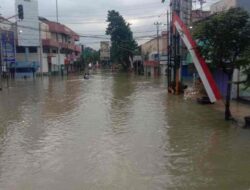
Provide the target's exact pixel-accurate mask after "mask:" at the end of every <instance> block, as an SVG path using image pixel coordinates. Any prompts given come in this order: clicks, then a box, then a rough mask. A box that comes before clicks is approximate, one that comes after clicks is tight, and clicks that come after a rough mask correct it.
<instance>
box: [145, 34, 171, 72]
mask: <svg viewBox="0 0 250 190" xmlns="http://www.w3.org/2000/svg"><path fill="white" fill-rule="evenodd" d="M157 45H158V43H157V37H156V38H154V39H152V40H150V41H148V42H146V43H144V44H142V45H141V53H142V56H143V58H144V68H145V73H146V74H148V75H154V76H156V75H159V74H164V73H165V70H166V68H167V55H168V32H166V31H163V32H162V34H161V36H160V37H159V50H160V51H159V53H160V55H158V52H157V51H158V47H157ZM158 57H159V59H160V65H159V63H158Z"/></svg>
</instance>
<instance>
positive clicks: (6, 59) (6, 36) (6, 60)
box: [1, 31, 16, 71]
mask: <svg viewBox="0 0 250 190" xmlns="http://www.w3.org/2000/svg"><path fill="white" fill-rule="evenodd" d="M1 44H2V45H1V47H2V52H1V54H2V61H3V66H4V67H3V70H4V71H6V67H10V66H11V65H13V64H15V62H16V56H15V36H14V32H12V31H2V32H1Z"/></svg>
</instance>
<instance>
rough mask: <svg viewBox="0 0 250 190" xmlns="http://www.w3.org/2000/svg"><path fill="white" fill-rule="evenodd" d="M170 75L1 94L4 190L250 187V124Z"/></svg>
mask: <svg viewBox="0 0 250 190" xmlns="http://www.w3.org/2000/svg"><path fill="white" fill-rule="evenodd" d="M165 83H166V82H165V81H164V80H161V79H159V80H157V79H151V80H150V79H145V78H143V77H135V76H131V75H125V74H124V75H118V74H116V75H112V74H108V73H106V74H103V73H99V74H96V75H94V76H93V77H92V78H91V80H88V81H86V80H83V79H82V78H81V77H71V78H68V79H61V78H51V79H48V78H45V79H44V80H40V79H38V80H36V81H19V82H14V83H13V84H12V85H11V86H12V88H10V89H9V90H4V91H3V92H1V93H0V123H1V124H0V189H11V190H27V189H28V190H29V189H42V190H43V189H53V190H57V189H58V190H68V189H76V190H78V189H79V190H82V189H93V190H99V189H100V190H103V189H107V190H112V189H114V190H128V189H135V190H140V189H142V190H146V189H148V190H152V189H156V190H157V189H159V190H165V189H170V190H171V189H185V190H186V189H187V190H189V189H190V190H193V189H197V190H199V189H209V190H210V189H220V190H221V189H222V190H223V189H225V190H228V189H232V190H234V189H242V190H243V189H249V188H250V180H249V173H250V164H249V162H250V161H249V160H250V138H249V136H250V131H245V130H242V129H239V128H236V127H234V126H231V125H230V124H229V123H226V122H224V121H223V113H221V112H217V111H214V110H215V109H213V108H212V107H211V106H201V105H197V104H195V103H194V102H189V101H183V99H182V97H176V96H169V95H168V94H167V93H166V84H165Z"/></svg>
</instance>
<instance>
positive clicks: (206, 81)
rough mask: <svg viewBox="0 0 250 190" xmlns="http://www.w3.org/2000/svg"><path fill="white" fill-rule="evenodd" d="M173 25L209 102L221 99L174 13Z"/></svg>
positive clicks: (202, 61)
mask: <svg viewBox="0 0 250 190" xmlns="http://www.w3.org/2000/svg"><path fill="white" fill-rule="evenodd" d="M173 25H174V26H175V28H176V30H177V31H178V32H179V34H180V37H181V38H182V40H183V42H184V44H185V45H186V47H187V49H188V51H189V52H190V54H191V56H192V59H193V62H194V65H195V67H196V69H197V71H198V73H199V76H200V78H201V81H202V83H203V85H204V87H205V90H206V92H207V95H208V97H209V99H210V101H211V102H216V101H218V100H220V99H221V94H220V91H219V89H218V87H217V85H216V83H215V81H214V79H213V76H212V74H211V72H210V70H209V68H208V66H207V64H206V62H205V59H204V58H203V57H202V56H201V54H200V52H199V51H198V50H197V44H196V42H195V41H194V40H193V39H192V36H191V34H190V31H189V30H188V28H187V26H186V25H185V24H184V23H183V21H182V20H181V19H180V17H179V16H178V15H177V14H176V13H174V14H173Z"/></svg>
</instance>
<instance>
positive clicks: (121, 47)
mask: <svg viewBox="0 0 250 190" xmlns="http://www.w3.org/2000/svg"><path fill="white" fill-rule="evenodd" d="M107 22H109V25H108V27H107V29H106V34H107V35H110V36H111V60H112V61H113V62H114V63H120V64H122V67H123V69H124V70H125V71H127V70H128V69H129V68H130V57H131V58H132V57H133V55H134V53H135V50H136V49H137V43H136V42H135V40H134V38H133V33H132V31H131V29H130V24H129V23H127V22H126V21H125V20H124V18H123V17H122V16H121V15H120V14H119V12H117V11H114V10H112V11H108V18H107Z"/></svg>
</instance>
